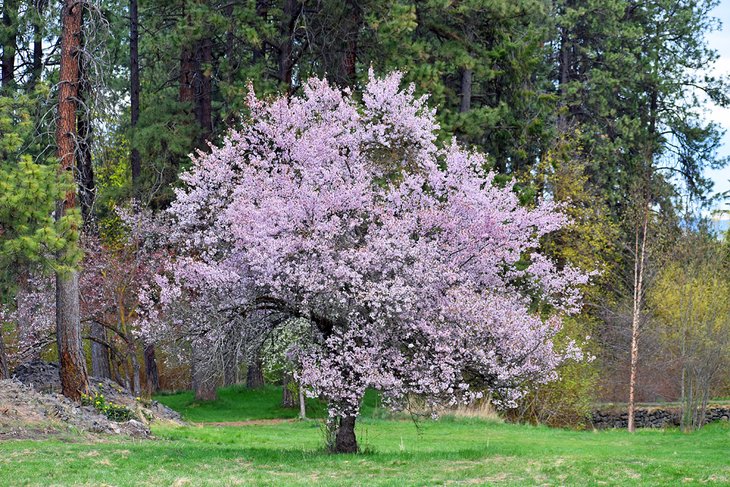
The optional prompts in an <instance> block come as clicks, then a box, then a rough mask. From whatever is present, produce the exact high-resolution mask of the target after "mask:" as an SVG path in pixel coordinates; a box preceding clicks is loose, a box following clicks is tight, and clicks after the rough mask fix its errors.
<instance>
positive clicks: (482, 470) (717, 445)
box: [0, 388, 730, 486]
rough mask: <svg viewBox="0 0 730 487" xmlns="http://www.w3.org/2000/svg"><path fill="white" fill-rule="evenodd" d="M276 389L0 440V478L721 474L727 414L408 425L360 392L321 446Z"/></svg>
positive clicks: (672, 479)
mask: <svg viewBox="0 0 730 487" xmlns="http://www.w3.org/2000/svg"><path fill="white" fill-rule="evenodd" d="M252 394H253V396H251V395H252ZM280 394H281V392H280V390H278V391H277V390H276V389H275V388H266V389H264V390H263V391H259V392H258V394H254V393H252V392H251V391H244V390H242V389H237V388H233V389H226V390H224V391H221V397H220V399H219V400H218V401H216V402H213V403H204V404H196V403H194V402H192V401H191V398H190V397H189V396H186V395H184V394H177V395H171V396H162V397H158V399H159V400H160V401H161V402H163V403H165V404H167V405H169V406H173V407H174V406H177V407H178V409H179V410H180V411H181V412H182V414H183V417H184V418H185V419H186V420H188V421H190V422H191V424H189V425H187V426H178V427H174V426H155V425H153V426H152V431H153V433H154V435H155V439H153V440H136V439H129V438H123V437H119V436H115V437H112V436H108V437H102V438H95V439H93V440H91V439H88V438H84V437H79V438H78V439H76V440H75V441H68V438H64V439H58V438H52V439H46V440H41V441H38V440H7V441H0V485H3V486H4V485H8V486H10V485H12V486H16V485H17V486H19V485H44V486H46V485H119V486H126V485H149V486H161V485H175V486H184V485H190V486H198V485H206V486H207V485H221V486H223V485H226V486H227V485H256V486H259V485H277V486H279V485H308V486H314V485H316V486H320V485H324V486H327V485H331V486H340V485H368V486H370V485H393V486H404V485H493V484H498V485H581V486H583V485H680V484H681V485H693V484H695V485H708V484H709V485H728V484H730V462H729V461H728V452H730V424H728V423H727V422H719V423H715V424H711V425H709V426H707V427H705V428H703V429H702V430H701V431H699V432H696V433H693V434H683V433H681V432H679V431H677V430H674V429H668V430H654V429H652V430H640V431H639V432H637V433H636V434H634V435H630V434H628V433H627V432H626V431H622V430H605V431H570V430H561V429H550V428H547V427H542V426H538V427H535V426H524V425H514V424H504V423H501V422H499V421H495V420H489V419H476V418H456V417H443V418H442V419H440V420H438V421H430V420H429V421H421V422H419V423H418V424H415V423H414V422H413V421H410V420H404V419H384V418H385V417H386V416H385V415H384V413H383V412H382V411H381V410H380V409H379V408H378V407H377V404H374V403H373V401H372V400H369V401H366V405H365V411H364V412H363V417H362V419H361V420H359V421H358V429H357V433H358V437H359V441H360V446H361V448H362V450H363V453H361V454H358V455H331V454H328V453H327V452H326V451H324V448H323V441H324V439H323V431H322V426H321V421H318V420H308V421H299V420H293V419H292V418H293V416H296V413H297V412H296V411H290V410H285V411H286V412H285V413H280V412H279V411H278V410H279V409H280V408H279V406H278V404H279V400H280V397H281V395H280ZM251 397H256V398H258V399H256V400H251ZM236 399H238V400H236ZM226 404H228V406H226ZM313 406H316V405H313ZM321 412H322V411H321V410H320V411H317V409H316V407H313V408H312V410H311V413H312V415H319V414H321ZM277 415H278V417H277ZM280 419H285V420H287V421H278V420H280ZM272 420H273V421H272ZM234 421H235V422H238V424H237V425H235V426H231V425H227V424H226V425H221V424H222V423H231V422H234ZM213 423H218V424H217V425H214V424H213Z"/></svg>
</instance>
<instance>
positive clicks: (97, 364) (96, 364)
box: [89, 321, 112, 379]
mask: <svg viewBox="0 0 730 487" xmlns="http://www.w3.org/2000/svg"><path fill="white" fill-rule="evenodd" d="M89 332H90V333H89V334H90V335H91V375H92V376H94V377H101V378H104V379H111V378H112V372H111V367H110V366H109V348H108V347H107V345H105V344H106V343H107V336H106V329H105V328H104V326H103V325H101V324H99V323H97V322H96V321H92V322H91V326H90V330H89Z"/></svg>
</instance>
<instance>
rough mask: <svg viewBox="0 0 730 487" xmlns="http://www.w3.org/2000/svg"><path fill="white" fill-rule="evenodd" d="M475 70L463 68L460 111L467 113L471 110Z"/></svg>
mask: <svg viewBox="0 0 730 487" xmlns="http://www.w3.org/2000/svg"><path fill="white" fill-rule="evenodd" d="M473 77H474V70H472V69H468V68H464V69H462V70H461V104H460V106H459V112H461V113H466V112H468V111H469V110H471V92H472V88H471V87H472V78H473Z"/></svg>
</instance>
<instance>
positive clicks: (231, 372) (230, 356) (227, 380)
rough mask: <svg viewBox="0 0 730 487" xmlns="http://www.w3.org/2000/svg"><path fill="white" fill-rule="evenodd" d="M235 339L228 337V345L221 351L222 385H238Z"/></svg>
mask: <svg viewBox="0 0 730 487" xmlns="http://www.w3.org/2000/svg"><path fill="white" fill-rule="evenodd" d="M237 342H238V340H236V337H235V336H234V335H233V334H229V335H228V343H227V345H228V346H226V347H225V348H224V350H223V385H224V386H232V385H233V384H238V350H237V346H236V345H237Z"/></svg>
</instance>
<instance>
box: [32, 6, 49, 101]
mask: <svg viewBox="0 0 730 487" xmlns="http://www.w3.org/2000/svg"><path fill="white" fill-rule="evenodd" d="M33 5H34V7H35V13H34V17H33V70H32V72H31V78H30V88H31V89H32V88H33V87H35V85H36V84H37V83H38V81H40V79H41V75H42V74H43V12H44V11H45V10H46V5H47V2H46V0H36V1H34V2H33Z"/></svg>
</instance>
